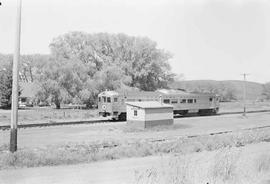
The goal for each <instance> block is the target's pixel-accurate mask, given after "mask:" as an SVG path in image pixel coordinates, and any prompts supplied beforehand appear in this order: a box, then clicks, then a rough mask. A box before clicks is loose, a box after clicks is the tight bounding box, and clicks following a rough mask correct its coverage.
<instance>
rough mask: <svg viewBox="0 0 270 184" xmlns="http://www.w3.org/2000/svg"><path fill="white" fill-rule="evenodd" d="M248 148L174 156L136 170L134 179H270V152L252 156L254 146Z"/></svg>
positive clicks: (258, 182) (150, 182)
mask: <svg viewBox="0 0 270 184" xmlns="http://www.w3.org/2000/svg"><path fill="white" fill-rule="evenodd" d="M256 146H265V144H261V145H260V144H257V145H256ZM256 146H255V148H256ZM253 148H254V145H253ZM247 150H248V149H242V148H236V147H232V148H222V149H220V150H218V151H214V152H213V151H212V152H202V153H199V154H191V155H178V156H176V155H174V156H170V157H169V159H168V160H166V162H165V163H164V162H163V161H162V160H161V161H160V164H157V166H154V167H151V168H148V169H145V170H137V171H135V172H134V183H135V184H165V183H166V184H197V183H203V184H239V183H245V184H251V183H252V184H263V183H264V181H268V182H269V180H267V179H269V171H270V154H269V153H268V152H267V151H263V152H257V153H256V154H253V155H251V156H250V155H249V153H250V150H251V149H250V148H249V151H247ZM268 182H267V183H268Z"/></svg>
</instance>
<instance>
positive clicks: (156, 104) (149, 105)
mask: <svg viewBox="0 0 270 184" xmlns="http://www.w3.org/2000/svg"><path fill="white" fill-rule="evenodd" d="M126 104H128V105H131V106H135V107H140V108H143V109H146V108H149V109H151V108H155V109H156V108H164V107H166V108H168V107H169V108H173V106H172V105H169V104H164V103H160V102H157V101H148V102H126Z"/></svg>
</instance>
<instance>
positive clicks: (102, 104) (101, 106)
mask: <svg viewBox="0 0 270 184" xmlns="http://www.w3.org/2000/svg"><path fill="white" fill-rule="evenodd" d="M118 101H119V94H118V93H117V92H115V91H104V92H102V93H100V94H99V95H98V112H99V116H103V117H111V118H112V119H116V118H117V117H118V109H117V108H118V105H117V104H118Z"/></svg>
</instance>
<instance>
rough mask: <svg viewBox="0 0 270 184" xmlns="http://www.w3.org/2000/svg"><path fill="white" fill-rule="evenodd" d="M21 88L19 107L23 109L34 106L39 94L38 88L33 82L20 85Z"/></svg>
mask: <svg viewBox="0 0 270 184" xmlns="http://www.w3.org/2000/svg"><path fill="white" fill-rule="evenodd" d="M20 88H21V94H20V97H19V105H20V106H21V107H23V106H32V105H33V103H34V98H35V95H36V93H37V86H36V85H35V84H34V83H33V82H22V83H20Z"/></svg>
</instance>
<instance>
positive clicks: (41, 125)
mask: <svg viewBox="0 0 270 184" xmlns="http://www.w3.org/2000/svg"><path fill="white" fill-rule="evenodd" d="M263 112H270V110H254V111H247V114H250V113H263ZM242 113H243V112H223V113H218V114H216V115H210V116H222V115H230V114H242ZM188 117H194V115H193V116H180V117H177V118H188ZM196 117H199V116H196ZM106 122H121V121H112V120H80V121H65V122H48V123H31V124H19V125H18V128H35V127H50V126H65V125H80V124H96V123H106ZM122 122H123V121H122ZM9 129H10V125H1V126H0V130H9Z"/></svg>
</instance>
